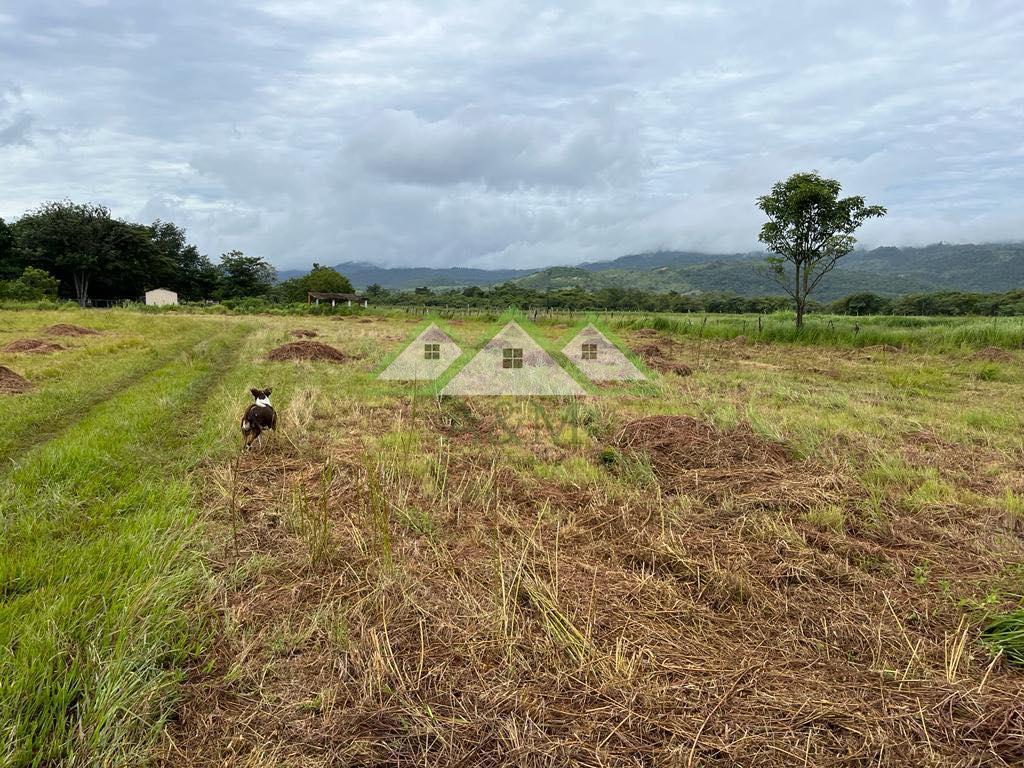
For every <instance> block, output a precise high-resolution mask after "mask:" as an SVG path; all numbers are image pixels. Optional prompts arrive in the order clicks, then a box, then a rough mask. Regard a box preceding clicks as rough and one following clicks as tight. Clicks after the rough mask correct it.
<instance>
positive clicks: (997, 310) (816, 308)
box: [366, 283, 1024, 316]
mask: <svg viewBox="0 0 1024 768" xmlns="http://www.w3.org/2000/svg"><path fill="white" fill-rule="evenodd" d="M366 295H367V296H368V297H370V299H371V300H372V301H373V302H374V303H377V304H389V305H395V306H423V307H447V308H450V309H459V308H479V309H499V310H500V309H506V308H508V307H510V306H515V307H520V308H535V307H537V308H540V307H543V308H548V309H571V310H574V311H588V310H615V311H642V312H713V313H714V312H724V313H734V314H740V313H757V314H767V313H771V312H778V311H783V310H791V309H793V302H792V300H791V299H790V298H788V297H786V296H756V297H748V296H739V295H737V294H734V293H700V294H680V293H675V292H668V293H655V292H650V291H641V290H638V289H634V288H602V289H600V290H596V291H588V290H585V289H582V288H565V289H561V290H555V291H538V290H535V289H531V288H525V287H523V286H521V285H518V284H516V283H504V284H502V285H496V286H493V287H491V288H477V287H470V288H455V289H450V290H432V289H430V288H417V289H415V290H413V291H389V290H387V289H385V288H382V287H381V286H379V285H371V286H370V287H369V288H367V289H366ZM804 309H805V311H806V312H819V313H820V312H829V313H833V314H838V315H988V316H994V315H1017V316H1020V315H1024V290H1017V291H1009V292H1007V293H961V292H952V291H950V292H942V293H915V294H908V295H905V296H895V297H893V296H881V295H879V294H876V293H855V294H852V295H850V296H847V297H845V298H842V299H839V300H838V301H834V302H832V303H830V304H823V303H820V302H816V301H813V300H807V301H806V302H805V305H804Z"/></svg>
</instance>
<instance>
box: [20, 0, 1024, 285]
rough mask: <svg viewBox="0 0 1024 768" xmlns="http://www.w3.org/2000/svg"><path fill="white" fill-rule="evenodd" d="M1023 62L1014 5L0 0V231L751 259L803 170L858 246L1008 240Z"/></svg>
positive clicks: (484, 254) (537, 258)
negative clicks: (91, 227)
mask: <svg viewBox="0 0 1024 768" xmlns="http://www.w3.org/2000/svg"><path fill="white" fill-rule="evenodd" d="M555 5H558V6H559V8H558V9H555V8H554V7H553V6H555ZM1022 51H1024V3H1021V2H1020V0H1005V1H1003V2H1000V1H999V0H989V1H987V2H985V1H983V0H976V1H975V2H971V0H949V2H945V0H893V1H892V2H881V1H872V0H868V1H867V2H863V1H862V2H850V0H837V1H836V2H824V1H822V2H812V1H811V0H807V1H806V2H798V1H796V0H792V1H790V2H765V1H764V0H720V2H693V3H672V2H647V0H625V1H623V0H608V1H607V2H605V1H604V0H601V1H600V2H589V3H561V4H552V3H547V2H536V3H530V2H511V1H509V2H496V3H492V2H486V1H484V0H471V1H470V2H447V1H446V0H433V1H432V2H423V3H412V2H372V0H360V2H351V3H331V2H327V1H326V0H269V1H267V2H252V3H250V2H237V1H236V0H218V1H217V2H210V1H209V0H176V1H175V2H159V3H156V2H153V3H146V2H123V3H118V2H103V0H88V1H83V2H76V1H75V0H0V216H2V217H3V218H5V219H8V220H10V219H13V218H17V217H18V216H20V215H21V214H22V213H24V212H25V211H26V210H29V209H31V208H33V207H35V206H37V205H38V204H39V203H41V202H43V201H45V200H49V199H60V198H64V197H69V198H71V199H73V200H76V201H93V202H98V203H103V204H105V205H107V206H108V207H109V208H110V209H111V211H112V212H113V213H114V214H115V215H117V216H122V217H126V218H129V219H133V220H140V221H151V220H153V219H156V218H161V219H165V220H171V221H174V222H177V223H179V224H181V225H183V226H185V227H186V228H187V229H188V232H189V237H190V239H191V240H192V241H193V242H195V243H196V244H197V245H199V246H200V248H201V249H202V250H203V251H205V252H207V253H209V254H210V255H211V256H214V257H216V256H217V255H219V254H220V253H221V252H223V251H226V250H229V249H232V248H238V249H241V250H243V251H245V252H246V253H252V254H256V255H260V256H263V257H265V258H268V259H269V260H270V261H272V262H273V263H274V264H276V265H277V266H279V267H283V268H288V267H306V266H308V265H309V264H310V262H312V261H314V260H315V261H319V262H322V263H328V264H334V263H337V262H339V261H347V260H363V261H374V262H377V263H381V264H388V265H413V264H417V265H430V266H446V265H471V266H521V267H534V266H541V265H547V264H552V263H572V262H578V261H582V260H595V259H603V258H614V257H616V256H619V255H622V254H625V253H633V252H639V251H645V250H651V249H658V248H679V249H692V250H704V251H734V250H744V251H745V250H751V249H755V248H756V247H757V232H758V229H759V227H760V223H761V216H760V213H759V211H757V209H756V208H755V205H754V199H755V197H756V196H757V195H759V194H763V193H765V192H767V191H768V190H769V189H770V187H771V185H772V183H773V182H775V181H777V180H779V179H781V178H784V177H785V176H787V175H789V174H790V173H792V172H794V171H798V170H811V169H816V170H818V171H820V172H821V173H823V174H826V175H830V176H834V177H836V178H838V179H840V180H841V181H842V182H843V184H844V187H845V190H846V191H847V192H848V193H851V194H862V195H865V196H866V197H867V198H868V201H869V202H877V203H882V204H884V205H886V206H888V208H889V215H888V217H887V218H885V219H884V220H882V221H879V222H871V223H869V224H868V225H866V226H865V227H864V229H863V230H862V236H861V242H862V244H864V245H887V244H895V245H900V244H922V243H929V242H936V241H938V240H946V241H955V242H969V241H973V242H978V241H991V240H1020V239H1024V54H1022Z"/></svg>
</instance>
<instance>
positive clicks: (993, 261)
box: [282, 243, 1024, 301]
mask: <svg viewBox="0 0 1024 768" xmlns="http://www.w3.org/2000/svg"><path fill="white" fill-rule="evenodd" d="M762 264H763V256H761V255H759V254H757V253H734V254H706V253H696V252H693V251H659V252H653V253H642V254H632V255H629V256H623V257H621V258H618V259H614V260H612V261H603V262H590V263H585V264H580V265H578V266H559V267H550V268H548V269H542V270H537V271H529V270H514V269H501V270H485V269H467V268H461V267H453V268H449V269H428V268H421V267H416V268H402V267H398V268H390V269H389V268H384V267H375V266H373V265H369V264H365V263H355V262H346V263H342V264H338V265H337V266H336V267H335V268H336V269H337V270H338V271H339V272H341V273H342V274H343V275H345V276H347V277H348V278H349V279H350V280H351V281H352V284H353V285H354V286H356V288H360V289H362V288H365V287H367V286H369V285H374V284H376V285H380V286H382V287H383V288H388V289H393V290H407V289H411V288H416V287H421V286H427V287H431V288H437V287H464V286H470V285H478V286H488V285H495V284H498V283H504V282H509V281H512V282H515V283H516V284H517V285H519V286H521V287H523V288H529V289H531V290H538V291H546V290H558V289H563V288H581V289H584V290H600V289H602V288H623V289H638V290H643V291H655V292H658V291H676V292H678V293H695V292H701V293H708V292H714V293H735V294H739V295H741V296H766V295H776V294H781V293H782V289H781V288H780V287H779V286H778V285H777V284H776V283H775V282H774V281H773V280H772V279H771V278H770V277H769V276H767V275H766V274H764V273H763V271H762V270H761V269H760V266H761V265H762ZM290 274H292V273H282V276H288V275H290ZM296 274H297V273H296ZM1019 287H1024V243H1013V244H998V243H994V244H984V245H948V244H944V243H940V244H937V245H929V246H925V247H922V248H876V249H874V250H870V251H857V252H855V253H852V254H850V255H849V256H848V257H846V258H845V259H843V261H842V262H840V266H839V267H837V268H836V270H835V272H834V273H833V274H832V275H830V276H829V278H828V279H826V280H824V281H823V282H822V284H821V286H820V288H819V289H818V291H817V292H816V295H815V298H817V299H819V300H821V301H832V300H834V299H838V298H840V297H843V296H847V295H849V294H851V293H860V292H871V293H878V294H882V295H886V296H898V295H902V294H907V293H920V292H931V291H943V290H958V291H977V292H998V291H1006V290H1010V289H1012V288H1019Z"/></svg>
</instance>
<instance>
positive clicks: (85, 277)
mask: <svg viewBox="0 0 1024 768" xmlns="http://www.w3.org/2000/svg"><path fill="white" fill-rule="evenodd" d="M74 278H75V298H77V299H78V306H80V307H85V304H86V302H87V301H88V300H89V273H88V272H75V273H74Z"/></svg>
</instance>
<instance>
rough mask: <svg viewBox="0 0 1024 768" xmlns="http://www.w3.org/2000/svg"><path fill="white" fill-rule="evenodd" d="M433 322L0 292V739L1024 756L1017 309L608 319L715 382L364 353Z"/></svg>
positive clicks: (659, 360)
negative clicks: (268, 431) (7, 384)
mask: <svg viewBox="0 0 1024 768" xmlns="http://www.w3.org/2000/svg"><path fill="white" fill-rule="evenodd" d="M582 319H583V318H581V317H579V316H574V317H571V318H570V317H569V316H566V315H545V316H541V317H539V318H537V321H536V324H535V325H534V326H533V330H534V332H535V334H536V335H537V336H538V337H539V338H540V339H541V340H542V341H544V342H545V343H547V344H549V345H550V346H551V347H552V348H553V349H557V348H560V347H561V346H562V344H564V343H565V342H566V341H567V340H568V338H569V337H571V335H572V329H573V328H574V327H576V326H577V324H578V323H579V322H580V321H581V320H582ZM423 320H424V318H423V317H420V316H417V315H413V314H407V313H404V312H376V313H367V314H352V315H346V316H337V317H328V316H318V317H302V316H245V315H239V316H234V315H232V316H218V315H212V314H198V313H197V314H188V313H184V312H180V313H179V312H161V313H143V312H133V311H125V310H104V311H101V310H92V311H79V310H61V311H35V310H22V311H0V349H2V348H3V347H5V346H6V345H8V344H9V343H11V342H12V341H15V340H20V339H31V338H36V339H47V340H48V341H51V342H56V343H58V344H60V345H61V346H62V347H64V348H63V349H60V350H58V351H53V352H50V353H48V354H39V353H18V352H3V351H0V365H2V366H6V367H8V368H9V369H11V370H12V371H14V372H15V373H17V374H19V375H21V376H23V377H24V378H25V379H27V380H28V381H29V382H31V385H32V389H31V390H30V391H28V392H26V393H24V394H0V419H2V426H3V429H2V430H0V766H19V767H20V766H50V765H102V766H123V765H153V764H156V765H164V766H185V765H204V766H205V765H208V766H215V765H217V766H220V765H231V766H249V767H254V766H278V765H289V766H292V765H294V766H321V765H322V766H328V765H332V766H333V765H353V766H355V765H359V766H364V765H456V764H457V765H495V764H516V765H529V766H534V765H536V766H541V765H566V764H570V765H572V764H578V765H623V766H625V765H652V766H653V765H659V766H660V765H671V766H675V765H681V766H686V765H692V766H712V765H721V766H725V765H766V766H768V765H794V766H795V765H908V766H911V765H914V766H919V765H934V766H940V765H943V766H944V765H986V766H988V765H992V766H998V765H1020V764H1022V762H1024V731H1022V728H1024V722H1022V719H1021V718H1022V716H1021V712H1024V698H1022V693H1021V691H1022V689H1024V608H1022V600H1024V597H1022V596H1024V431H1022V427H1024V411H1022V410H1021V392H1022V391H1024V370H1022V363H1024V351H1022V350H1021V346H1022V341H1024V326H1022V324H1021V322H1020V321H1019V320H1015V319H998V320H992V319H986V318H963V319H948V318H929V319H923V318H860V319H855V318H848V317H847V318H828V317H814V318H812V319H810V320H809V323H810V327H809V328H808V329H807V331H806V332H805V333H804V334H803V335H801V336H796V335H795V333H794V332H793V331H792V330H791V329H790V327H789V324H788V322H787V319H786V318H784V317H769V318H768V319H767V320H765V319H762V320H761V321H760V323H761V324H760V325H758V323H759V321H758V319H757V318H756V317H746V316H730V317H712V318H711V319H709V320H708V321H707V322H706V323H705V322H704V320H703V318H702V317H701V316H692V317H690V316H685V315H677V316H660V315H659V316H645V315H642V314H640V315H625V314H623V315H614V316H611V317H608V318H606V322H607V327H608V329H609V330H610V331H612V332H614V333H615V334H616V335H617V337H618V338H619V340H620V341H621V342H622V343H623V344H624V346H625V347H626V348H628V349H630V350H633V351H635V352H637V353H638V354H639V358H638V359H641V360H645V361H646V363H647V365H648V366H649V368H650V369H652V370H656V369H658V368H660V369H662V370H664V371H667V370H670V369H671V368H672V367H674V366H676V367H678V366H686V367H688V368H689V369H691V370H692V374H691V375H679V374H678V373H671V372H670V373H663V374H660V375H658V376H656V377H655V380H654V381H653V382H651V383H647V384H642V385H634V386H615V387H604V388H598V389H594V390H593V392H592V394H590V395H588V396H586V397H582V398H578V399H552V398H548V399H543V398H535V399H521V400H513V399H509V398H465V399H450V398H444V399H439V398H435V397H431V396H428V395H425V394H423V393H422V392H421V391H420V390H418V389H417V388H414V387H413V386H411V385H409V384H401V383H385V382H380V381H378V380H377V379H376V376H375V374H376V373H377V372H378V371H379V370H380V368H381V366H382V365H383V364H384V362H385V361H386V360H388V359H389V358H390V357H391V356H393V355H394V354H395V353H397V351H398V350H399V349H401V347H402V345H403V344H404V343H405V342H406V341H407V340H409V339H411V338H412V335H414V334H415V332H416V330H417V329H418V328H419V327H421V325H422V322H423ZM494 320H495V318H493V317H491V316H458V315H455V316H449V317H445V318H443V319H442V320H441V321H440V322H441V323H442V325H443V326H444V327H445V328H446V329H447V330H448V331H450V332H451V333H452V334H453V335H455V336H456V337H457V339H458V341H459V342H460V344H463V346H464V347H473V346H474V345H480V344H482V343H483V342H484V341H486V340H487V338H488V336H487V334H488V332H489V330H490V329H492V328H493V327H494ZM830 320H831V321H832V322H831V324H830V322H829V321H830ZM54 323H72V324H76V325H79V326H84V327H87V328H90V329H94V330H96V331H99V333H98V334H95V335H82V336H66V337H65V336H59V337H50V336H47V335H46V334H45V333H44V329H45V328H46V327H47V326H50V325H52V324H54ZM854 323H856V324H857V325H858V326H859V327H858V328H857V329H856V330H855V329H854V327H853V324H854ZM299 328H302V329H309V330H312V331H315V332H316V333H317V337H316V341H319V342H323V343H326V344H329V345H331V346H333V347H335V348H336V349H337V350H340V351H341V352H342V353H344V355H345V356H346V360H345V361H343V362H307V361H298V362H291V361H289V362H271V361H269V360H268V359H267V353H268V352H269V351H270V350H272V349H274V348H275V347H277V346H279V345H281V344H283V343H286V342H289V341H293V340H294V339H293V337H292V336H291V331H293V330H295V329H299ZM250 387H261V388H262V387H273V390H274V394H273V402H274V405H275V406H276V407H277V409H278V411H279V414H280V419H281V429H280V430H279V431H278V433H277V434H276V435H274V436H273V438H272V439H270V440H269V441H267V442H266V443H265V445H264V447H263V448H261V449H258V450H253V451H250V452H245V453H242V452H240V450H239V449H240V444H241V437H240V434H239V432H238V418H239V416H240V415H241V412H242V410H243V409H244V408H245V406H246V405H247V404H248V403H249V402H250V401H251V397H250V396H249V394H248V390H249V388H250Z"/></svg>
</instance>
